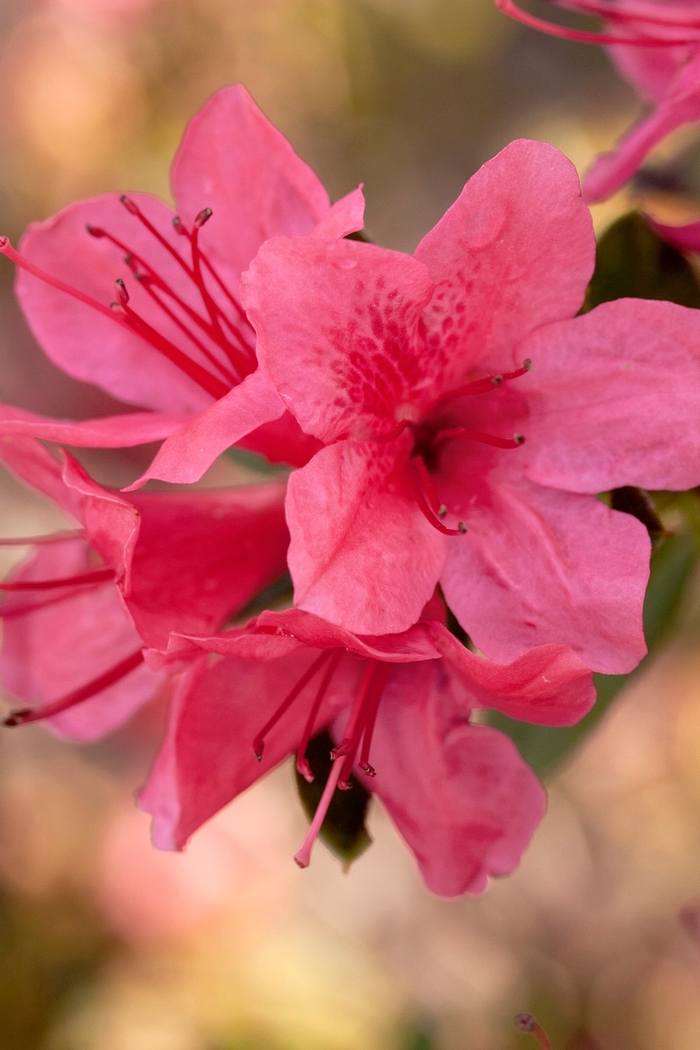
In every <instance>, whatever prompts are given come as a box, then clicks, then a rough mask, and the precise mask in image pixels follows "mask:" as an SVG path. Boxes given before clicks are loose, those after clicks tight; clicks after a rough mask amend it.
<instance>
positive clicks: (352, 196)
mask: <svg viewBox="0 0 700 1050" xmlns="http://www.w3.org/2000/svg"><path fill="white" fill-rule="evenodd" d="M364 224H365V197H364V194H363V192H362V184H360V185H359V186H358V188H357V189H356V190H352V191H351V192H350V193H347V194H346V195H345V196H344V197H341V198H340V200H339V201H336V202H335V204H333V205H332V206H331V210H330V211H329V212H328V214H327V215H326V216H325V217H324V218H323V219H321V221H320V222H319V224H318V226H317V227H316V229H315V230H314V232H313V236H314V237H347V235H348V234H349V233H357V231H358V230H361V229H362V228H363V226H364Z"/></svg>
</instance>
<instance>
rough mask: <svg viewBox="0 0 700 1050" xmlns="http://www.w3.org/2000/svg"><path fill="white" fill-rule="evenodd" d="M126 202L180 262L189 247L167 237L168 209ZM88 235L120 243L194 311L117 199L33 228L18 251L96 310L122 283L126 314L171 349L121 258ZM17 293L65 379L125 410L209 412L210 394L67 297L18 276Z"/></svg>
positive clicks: (159, 252)
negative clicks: (90, 386)
mask: <svg viewBox="0 0 700 1050" xmlns="http://www.w3.org/2000/svg"><path fill="white" fill-rule="evenodd" d="M131 199H132V200H133V201H134V202H135V203H136V204H137V205H138V207H139V208H141V210H142V211H143V213H144V215H146V216H147V218H148V219H149V220H150V221H151V222H152V223H153V225H154V226H156V227H157V229H158V231H159V232H160V233H161V234H162V235H163V236H164V237H165V239H166V240H167V241H168V243H170V244H171V246H172V247H173V249H174V250H175V252H176V253H177V254H178V255H180V254H181V253H182V252H183V251H184V243H183V242H186V240H187V239H186V238H185V237H179V236H178V235H177V234H176V233H175V231H174V229H173V225H172V217H173V212H172V211H171V209H170V208H168V207H167V206H166V205H165V204H163V203H162V202H161V201H159V200H157V199H156V198H155V197H150V196H148V195H147V194H142V193H138V194H132V195H131ZM86 226H93V227H98V228H100V229H102V230H104V231H106V232H107V233H109V234H111V235H113V236H115V237H116V238H118V239H119V240H120V241H121V242H123V244H124V245H125V246H126V248H127V249H128V250H129V251H131V252H132V253H133V254H134V255H135V256H139V257H140V258H143V259H145V260H146V262H147V263H148V264H149V265H150V266H152V267H153V268H154V269H155V270H156V271H157V272H158V274H159V275H160V276H161V277H162V278H163V280H164V281H165V282H166V283H167V284H168V285H169V286H170V287H172V288H173V289H174V290H175V291H176V292H177V293H178V294H179V295H180V296H181V298H183V299H184V300H185V301H186V302H188V303H189V305H190V306H192V307H193V308H195V309H201V305H200V300H199V298H198V296H197V294H196V289H195V286H194V283H193V282H192V281H191V280H190V279H189V278H188V277H187V276H186V274H185V273H184V271H183V270H182V268H181V267H180V265H179V264H178V263H177V262H176V260H175V259H174V258H173V257H172V256H171V255H170V254H169V253H168V252H167V251H166V250H165V249H164V248H163V247H162V246H160V245H159V244H158V242H157V241H156V239H155V238H154V237H153V235H152V234H150V233H149V232H148V231H147V230H146V229H145V227H144V226H143V225H142V223H141V222H140V221H139V219H138V218H137V217H136V216H135V215H131V214H130V213H129V212H128V211H127V210H126V208H125V207H124V205H123V204H122V203H121V202H120V200H119V197H118V196H117V195H116V194H110V195H108V196H104V197H95V198H93V199H92V200H85V201H79V202H78V203H76V204H71V205H69V206H68V207H67V208H64V209H63V211H60V212H59V213H58V214H57V215H54V216H53V218H51V219H48V220H47V221H46V222H41V223H34V224H32V225H31V226H30V227H29V230H28V231H27V233H26V234H25V236H24V237H23V238H22V242H21V244H20V249H21V251H22V253H23V254H24V255H25V256H26V257H27V258H28V259H29V261H30V262H31V263H33V264H34V265H35V266H38V267H39V268H40V269H42V270H44V271H45V272H46V273H48V274H50V275H51V276H53V277H57V278H59V279H60V280H61V281H63V282H64V283H65V284H68V285H70V286H72V287H73V288H76V289H78V290H79V291H81V292H83V293H85V294H86V295H89V296H90V297H91V298H93V299H95V300H96V301H97V302H99V303H101V304H102V305H103V306H109V304H110V303H111V302H112V301H113V300H114V299H115V287H114V282H115V280H116V278H118V277H120V278H122V279H123V280H124V281H125V284H126V286H127V288H128V291H129V295H130V302H129V305H130V306H131V307H133V308H134V310H136V311H137V312H138V314H139V315H140V316H141V317H143V318H144V319H145V320H146V321H148V322H149V323H150V324H152V325H153V327H155V328H156V329H157V330H158V331H159V332H161V333H162V334H163V335H165V336H167V337H168V338H169V339H171V340H172V341H173V342H174V343H175V344H176V345H178V346H179V345H180V344H181V343H182V338H183V337H182V333H181V332H180V330H179V329H178V328H177V327H176V325H175V324H174V323H173V322H172V321H170V320H169V319H168V318H167V316H166V315H165V314H164V313H163V311H162V310H161V309H159V308H158V307H157V306H156V305H155V303H154V302H153V300H152V299H151V298H150V297H149V295H148V294H147V292H146V291H145V289H144V288H143V287H140V285H139V282H137V281H135V280H134V279H133V276H132V274H131V271H130V270H129V268H128V266H127V265H126V264H125V263H124V259H123V255H124V251H123V250H120V249H119V248H118V247H117V246H115V245H114V244H113V243H112V242H111V241H110V240H109V239H108V238H107V237H99V238H96V237H91V236H90V235H89V233H88V232H87V230H86ZM16 289H17V296H18V298H19V301H20V304H21V306H22V309H23V311H24V314H25V316H26V318H27V320H28V322H29V327H30V328H31V330H32V332H33V333H34V335H35V336H36V338H37V339H38V341H39V343H40V344H41V346H42V347H43V349H44V350H45V352H46V353H47V354H48V356H49V357H50V358H51V360H52V361H54V362H55V364H57V365H58V366H59V367H60V368H63V369H64V371H66V372H68V374H69V375H72V376H74V377H75V378H76V379H82V380H84V381H85V382H88V383H94V384H95V385H96V386H99V387H101V388H102V389H103V390H106V391H107V392H108V393H110V394H112V395H113V396H114V397H117V398H119V399H120V400H121V401H124V402H126V403H127V404H135V405H143V406H145V407H147V408H153V409H156V410H158V411H163V412H171V413H172V412H198V411H201V409H203V408H204V407H205V406H206V405H207V404H209V403H210V402H211V400H212V398H211V396H210V395H209V394H207V393H206V392H205V391H204V390H202V389H201V388H200V387H199V386H198V385H197V384H196V383H195V382H194V381H193V380H192V379H191V378H190V377H189V376H187V375H186V374H185V373H184V372H183V371H181V370H180V369H179V368H178V367H176V366H175V365H174V364H173V363H172V362H171V361H169V360H167V359H166V358H165V357H164V356H163V354H161V353H159V351H158V350H155V349H154V348H153V347H152V346H151V345H150V344H149V343H147V342H144V340H143V339H141V338H140V337H139V336H137V335H134V334H133V333H132V332H130V331H128V330H127V329H125V328H124V327H122V326H121V325H120V324H117V323H116V322H115V321H112V320H110V319H109V318H108V317H105V316H104V315H103V314H101V313H99V312H98V311H97V310H94V309H92V308H91V307H90V306H87V305H86V304H84V303H82V302H78V301H77V300H76V299H74V298H72V297H71V296H70V295H68V294H67V293H66V292H62V291H59V290H58V289H56V288H53V287H52V286H50V285H48V284H46V283H44V282H43V281H42V280H40V279H39V278H37V277H35V276H33V275H32V274H29V273H27V272H26V271H24V270H20V271H19V272H18V274H17V284H16Z"/></svg>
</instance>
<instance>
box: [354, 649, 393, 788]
mask: <svg viewBox="0 0 700 1050" xmlns="http://www.w3.org/2000/svg"><path fill="white" fill-rule="evenodd" d="M389 671H390V666H389V664H388V663H377V666H376V669H375V673H374V682H373V683H372V697H371V702H370V703H368V706H367V714H366V716H365V724H364V732H363V734H362V750H361V751H360V760H359V766H360V769H361V770H362V772H363V773H366V775H367V776H368V777H375V776H376V775H377V771H376V769H375V768H374V767H373V766H371V765H370V764H369V752H370V748H371V747H372V737H373V736H374V727H375V725H376V723H377V714H378V712H379V704H380V702H381V699H382V694H383V692H384V686H385V685H386V680H387V678H388V677H389Z"/></svg>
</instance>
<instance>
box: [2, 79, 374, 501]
mask: <svg viewBox="0 0 700 1050" xmlns="http://www.w3.org/2000/svg"><path fill="white" fill-rule="evenodd" d="M172 189H173V196H174V197H175V201H176V211H173V210H172V209H171V208H170V207H168V205H166V204H164V203H163V202H161V201H159V200H157V199H156V198H154V197H151V196H149V195H147V194H132V195H128V196H127V195H122V196H118V195H115V194H107V195H105V196H102V197H96V198H94V199H92V200H85V201H80V202H78V203H76V204H72V205H70V206H69V207H67V208H65V209H64V210H63V211H61V212H59V213H58V214H57V215H55V216H54V217H53V218H51V219H49V220H48V221H46V222H42V223H37V224H35V225H33V226H31V227H30V229H29V231H28V232H27V234H26V235H25V236H24V238H23V240H22V242H21V245H20V253H19V254H18V253H17V252H15V251H14V250H13V249H12V248H11V246H10V245H9V243H8V242H7V239H6V238H3V240H2V247H0V250H2V251H3V252H4V253H5V254H6V255H7V256H8V257H9V258H11V259H13V260H14V261H15V262H17V264H18V265H19V267H20V270H19V273H18V278H17V295H18V297H19V301H20V303H21V306H22V309H23V310H24V313H25V316H26V317H27V320H28V322H29V325H30V327H31V329H32V331H33V333H34V335H35V336H36V338H37V339H38V341H39V343H40V344H41V346H42V347H43V348H44V350H45V351H46V353H47V354H48V356H49V357H50V358H51V359H52V361H54V362H55V364H57V365H59V366H60V367H61V368H63V369H64V370H65V371H66V372H68V373H69V374H70V375H72V376H75V377H76V378H77V379H81V380H84V381H86V382H92V383H95V384H96V385H97V386H100V387H102V388H103V389H104V390H106V391H108V393H110V394H112V395H113V396H115V397H117V398H119V399H121V400H122V401H125V402H127V403H129V404H133V405H138V406H141V407H144V408H147V409H149V410H151V411H149V412H134V413H128V414H126V413H125V414H122V415H119V416H111V417H108V418H103V419H93V420H87V421H85V422H81V423H76V422H67V421H59V420H49V419H45V418H42V417H39V416H36V415H33V414H32V413H29V412H25V411H23V410H21V409H18V408H10V407H5V408H0V433H7V434H23V435H33V436H35V437H40V438H45V439H49V440H53V441H59V442H61V443H64V444H70V445H77V446H100V447H122V446H126V445H134V444H141V443H144V442H149V441H155V440H160V439H162V438H167V440H166V442H165V444H164V445H163V447H162V448H161V450H160V452H159V453H158V455H157V457H156V460H155V462H154V464H153V465H152V467H151V470H150V471H149V472H148V473H147V475H146V477H149V476H152V477H158V478H163V479H165V480H168V481H186V482H187V481H193V480H196V479H197V478H199V477H200V476H201V475H202V474H203V473H204V471H205V470H206V468H207V467H208V466H209V465H210V463H211V462H212V461H213V460H214V459H215V458H216V456H217V455H218V454H219V453H220V452H222V451H223V450H224V449H225V448H227V447H228V446H230V445H232V444H234V443H235V442H237V441H239V440H240V439H242V438H244V437H245V436H246V435H248V434H251V432H254V433H252V434H251V437H250V438H249V441H248V447H250V448H253V449H254V450H256V451H259V452H262V453H263V454H264V455H266V456H268V457H269V458H270V459H272V460H276V461H284V462H288V463H291V464H297V463H304V462H306V460H307V459H308V457H309V455H310V453H311V452H312V451H314V450H315V448H316V447H317V445H316V443H315V442H314V441H313V440H310V439H309V438H308V437H305V436H304V435H303V434H301V432H300V431H299V428H298V426H297V425H296V423H295V422H294V420H293V419H292V418H291V417H290V416H289V415H285V412H284V405H283V403H282V402H281V401H280V399H279V397H278V396H277V394H276V393H275V391H274V389H273V388H272V387H271V386H270V384H269V382H268V381H267V380H266V379H265V377H264V376H263V375H262V373H260V372H259V371H258V370H257V361H256V356H255V338H254V333H253V330H252V328H251V326H250V324H249V322H248V320H247V318H246V316H245V313H244V312H243V310H242V308H241V305H240V302H239V297H238V286H239V282H240V276H241V273H242V271H243V270H244V269H245V268H246V267H247V266H248V264H249V263H250V261H251V260H252V259H253V257H254V256H255V253H256V252H257V250H258V248H259V247H260V245H261V244H262V243H263V242H264V241H265V240H266V239H267V238H268V237H275V236H279V235H280V234H293V235H302V234H312V233H313V232H314V231H316V232H317V233H319V234H323V235H324V236H338V237H340V236H344V235H345V234H347V233H349V232H351V231H354V230H357V229H360V228H361V227H362V213H363V200H362V194H361V192H360V191H359V190H356V191H355V192H354V193H351V194H349V195H348V197H346V198H344V199H343V200H341V201H339V202H338V203H337V204H335V205H334V206H333V207H331V205H330V202H329V200H328V195H327V193H326V191H325V190H324V188H323V186H322V185H321V183H320V182H319V180H318V179H317V178H316V176H315V175H314V173H313V172H312V171H311V169H310V168H309V167H308V166H307V165H306V164H305V163H304V162H303V161H302V160H300V158H299V157H298V156H297V155H296V154H295V153H294V151H293V149H292V147H291V146H290V145H289V143H288V142H287V140H286V139H285V138H284V137H283V136H282V135H281V134H280V133H279V132H278V131H277V130H276V129H275V128H274V127H273V126H272V125H271V124H270V123H269V121H268V120H266V118H265V117H264V116H263V114H262V113H261V112H260V110H259V109H258V108H257V106H256V105H255V104H254V102H253V101H252V99H251V98H250V96H249V95H248V94H247V92H246V91H245V89H244V88H243V87H241V86H240V85H238V86H235V87H229V88H224V89H223V90H221V91H219V92H218V93H217V94H215V95H214V96H213V97H212V98H211V99H210V100H209V101H208V102H207V104H206V105H205V106H204V108H203V109H202V110H201V111H200V112H199V113H198V114H197V115H196V116H195V117H194V118H193V119H192V120H191V122H190V124H189V126H188V127H187V130H186V132H185V135H184V138H183V140H182V144H181V146H180V148H179V150H178V153H177V155H176V157H175V161H174V164H173V168H172ZM115 282H116V284H115Z"/></svg>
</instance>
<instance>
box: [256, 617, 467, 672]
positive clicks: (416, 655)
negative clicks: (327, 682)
mask: <svg viewBox="0 0 700 1050" xmlns="http://www.w3.org/2000/svg"><path fill="white" fill-rule="evenodd" d="M261 628H265V629H268V630H269V629H270V628H275V630H276V631H277V633H278V634H280V635H291V636H292V637H293V638H296V639H297V640H298V641H300V642H303V643H304V644H305V645H309V646H312V647H314V648H317V649H335V648H340V649H347V650H348V651H349V652H352V653H356V654H357V655H358V656H365V657H368V658H369V659H379V660H389V661H392V662H396V663H411V662H414V661H416V660H436V659H438V658H439V657H440V655H441V653H440V652H439V651H438V649H436V648H435V645H434V644H433V642H432V641H431V635H430V633H429V631H428V630H427V629H426V628H425V627H424V626H423V625H422V624H416V625H415V626H413V627H411V628H410V629H409V630H408V631H404V632H402V633H401V634H389V635H384V636H383V637H379V638H368V637H365V638H360V637H358V636H357V635H355V634H352V633H351V632H350V631H346V630H344V629H343V628H342V627H337V626H336V625H335V624H332V623H329V622H328V621H327V620H322V619H321V618H320V617H319V616H314V615H313V614H312V613H308V612H305V611H304V610H303V609H284V610H282V611H281V612H270V611H265V612H263V613H261V614H260V616H258V617H257V619H256V620H255V629H256V630H260V629H261ZM450 637H451V635H450Z"/></svg>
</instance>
